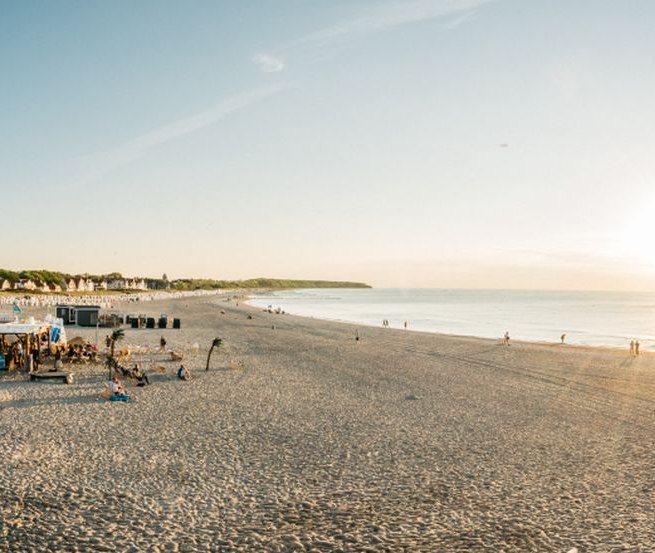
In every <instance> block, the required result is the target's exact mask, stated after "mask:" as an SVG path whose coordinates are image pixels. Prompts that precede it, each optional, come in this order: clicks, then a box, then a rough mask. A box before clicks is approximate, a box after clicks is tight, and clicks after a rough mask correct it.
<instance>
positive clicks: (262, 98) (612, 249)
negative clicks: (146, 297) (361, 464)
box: [0, 0, 655, 291]
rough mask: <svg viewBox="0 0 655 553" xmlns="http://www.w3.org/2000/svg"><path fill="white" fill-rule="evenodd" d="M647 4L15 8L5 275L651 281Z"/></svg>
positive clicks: (63, 0)
mask: <svg viewBox="0 0 655 553" xmlns="http://www.w3.org/2000/svg"><path fill="white" fill-rule="evenodd" d="M654 19H655V3H653V2H652V1H650V0H625V1H623V2H616V1H615V0H403V1H395V0H394V1H392V0H348V1H346V0H324V1H321V0H279V1H271V0H250V1H248V2H243V1H241V0H233V1H229V0H225V1H221V2H216V1H214V0H207V1H204V0H190V1H188V2H176V1H166V0H140V1H139V2H132V1H123V0H112V1H111V2H88V1H84V0H80V1H72V0H60V1H58V2H43V1H40V0H39V1H32V0H2V1H0V83H1V86H0V233H1V235H2V237H3V240H2V246H1V247H0V267H3V268H8V269H25V268H30V269H40V268H45V269H50V270H60V271H64V272H70V273H86V272H88V273H107V272H111V271H119V272H122V273H123V274H126V275H130V276H137V275H138V276H150V277H158V276H161V275H162V274H163V273H166V274H167V275H168V276H169V277H170V278H179V277H206V278H218V279H223V278H226V279H241V278H252V277H260V276H266V277H276V278H301V279H310V278H311V279H330V280H353V281H363V282H367V283H369V284H372V285H373V286H376V287H438V288H505V289H510V288H517V289H572V290H586V289H589V290H653V291H655V186H653V182H652V177H653V174H654V171H653V169H655V157H654V156H653V155H652V152H653V151H655V103H653V98H655V71H653V67H654V66H655V41H654V40H653V38H652V21H653V20H654Z"/></svg>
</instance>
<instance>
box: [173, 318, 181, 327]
mask: <svg viewBox="0 0 655 553" xmlns="http://www.w3.org/2000/svg"><path fill="white" fill-rule="evenodd" d="M173 328H177V329H179V328H182V325H181V322H180V319H173Z"/></svg>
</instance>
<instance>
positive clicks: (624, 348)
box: [239, 294, 655, 356]
mask: <svg viewBox="0 0 655 553" xmlns="http://www.w3.org/2000/svg"><path fill="white" fill-rule="evenodd" d="M240 298H242V299H240V300H239V301H243V303H244V305H247V306H248V307H249V308H251V309H254V310H256V311H258V312H259V311H262V310H263V311H266V309H265V308H263V309H262V308H261V307H259V306H256V305H252V304H251V303H250V301H251V300H252V299H255V298H254V296H252V295H250V294H245V295H244V296H240ZM284 316H291V317H299V318H302V319H309V320H318V321H325V322H330V323H336V324H344V325H349V326H358V327H363V328H370V329H380V330H384V331H399V332H414V333H420V334H426V335H429V336H438V337H444V338H461V339H473V340H485V341H489V342H492V343H499V342H502V340H503V337H502V336H499V337H497V338H492V337H489V336H476V335H474V334H451V333H447V332H436V331H431V330H417V329H413V328H407V329H404V328H400V327H388V328H385V327H382V326H380V325H379V324H368V323H363V322H357V321H350V320H347V319H332V318H328V317H325V318H324V317H320V316H312V315H299V314H295V313H289V312H285V313H284ZM511 344H524V345H534V346H544V347H559V348H576V349H586V350H590V351H594V350H599V351H608V352H617V353H618V352H625V351H629V344H626V345H625V346H618V345H610V344H605V345H596V344H582V343H569V342H565V343H563V344H562V343H561V342H559V341H547V340H521V339H517V338H511V340H510V345H511ZM641 355H655V350H649V349H640V352H639V356H641Z"/></svg>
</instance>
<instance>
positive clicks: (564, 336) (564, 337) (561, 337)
mask: <svg viewBox="0 0 655 553" xmlns="http://www.w3.org/2000/svg"><path fill="white" fill-rule="evenodd" d="M560 340H562V344H563V343H564V340H566V334H562V335H561V336H560Z"/></svg>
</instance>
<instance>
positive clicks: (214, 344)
mask: <svg viewBox="0 0 655 553" xmlns="http://www.w3.org/2000/svg"><path fill="white" fill-rule="evenodd" d="M222 343H223V340H221V339H220V338H214V341H213V342H212V347H210V348H209V354H207V366H206V367H205V370H206V371H208V370H209V360H210V359H211V356H212V353H213V351H214V348H216V349H218V348H220V347H221V344H222Z"/></svg>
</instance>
